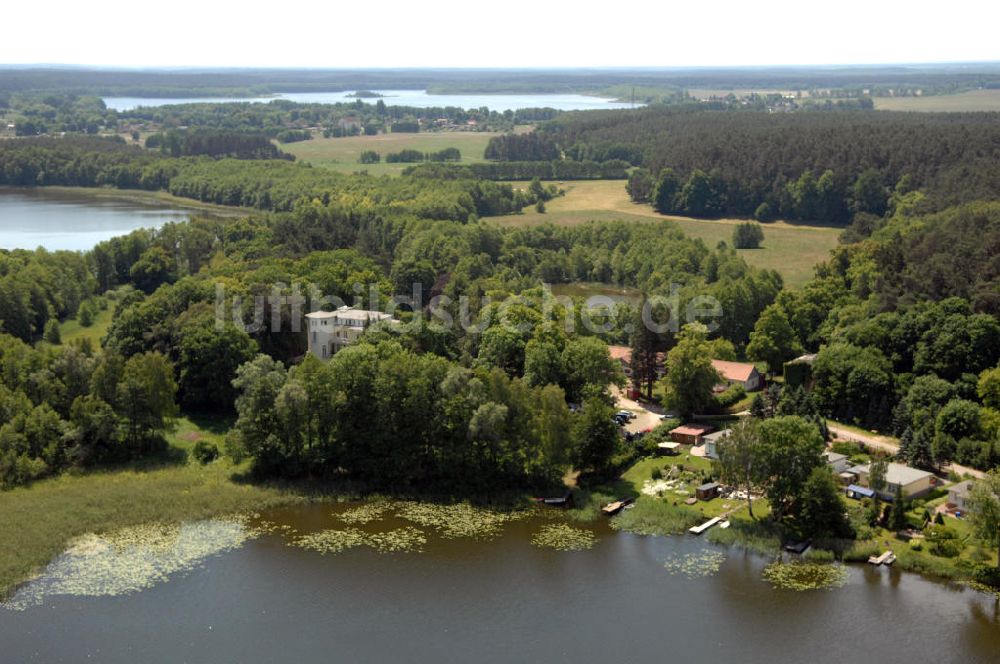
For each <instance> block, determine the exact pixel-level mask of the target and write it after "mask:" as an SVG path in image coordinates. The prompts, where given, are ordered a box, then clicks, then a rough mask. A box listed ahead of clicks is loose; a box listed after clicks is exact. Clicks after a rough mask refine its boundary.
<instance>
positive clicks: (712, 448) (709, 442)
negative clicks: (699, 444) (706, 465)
mask: <svg viewBox="0 0 1000 664" xmlns="http://www.w3.org/2000/svg"><path fill="white" fill-rule="evenodd" d="M731 433H733V430H732V429H723V430H722V431H715V432H713V433H709V434H705V435H704V436H702V440H704V441H705V456H707V457H708V458H709V459H718V458H719V442H720V441H722V440H723V439H725V438H728V437H729V435H730V434H731Z"/></svg>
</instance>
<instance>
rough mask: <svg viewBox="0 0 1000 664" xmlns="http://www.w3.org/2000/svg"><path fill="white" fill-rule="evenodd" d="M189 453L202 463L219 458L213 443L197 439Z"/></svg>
mask: <svg viewBox="0 0 1000 664" xmlns="http://www.w3.org/2000/svg"><path fill="white" fill-rule="evenodd" d="M191 454H192V456H194V458H195V459H197V460H198V463H200V464H202V465H204V464H206V463H211V462H212V461H215V460H216V459H218V458H219V448H218V447H216V445H215V443H210V442H208V441H205V440H199V441H198V442H197V443H195V444H194V449H193V450H191Z"/></svg>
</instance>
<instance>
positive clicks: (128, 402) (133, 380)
mask: <svg viewBox="0 0 1000 664" xmlns="http://www.w3.org/2000/svg"><path fill="white" fill-rule="evenodd" d="M176 394H177V384H176V383H175V382H174V368H173V367H172V366H171V364H170V362H169V361H168V360H167V358H166V357H164V356H163V355H161V354H160V353H142V354H141V355H134V356H132V357H131V358H129V360H128V362H126V363H125V367H124V370H123V372H122V379H121V383H120V384H119V385H118V395H117V400H116V401H117V412H118V414H119V415H120V416H121V417H122V418H123V419H124V420H125V440H126V442H127V443H128V445H129V447H130V448H131V450H132V452H133V453H143V452H146V451H149V449H150V443H152V442H153V437H154V434H156V433H157V432H159V431H162V430H163V429H164V428H165V427H166V426H167V423H168V421H169V420H170V419H171V418H173V417H174V416H175V415H176V414H177V406H176V403H175V401H174V398H175V396H176Z"/></svg>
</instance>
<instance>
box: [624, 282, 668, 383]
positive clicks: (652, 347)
mask: <svg viewBox="0 0 1000 664" xmlns="http://www.w3.org/2000/svg"><path fill="white" fill-rule="evenodd" d="M646 302H647V301H646V299H645V298H643V301H642V302H641V303H640V304H639V307H638V308H637V309H636V312H635V316H633V318H632V332H631V334H630V335H629V345H630V346H631V348H632V355H631V359H630V362H629V368H630V369H631V370H632V383H633V385H634V386H635V388H636V389H637V390H640V391H645V393H646V398H647V399H652V398H653V385H654V384H655V383H656V379H657V377H658V376H659V373H660V339H659V335H657V334H656V332H654V331H653V330H652V329H650V326H649V325H646V321H644V320H643V314H642V312H643V311H645V310H646V308H647V303H646Z"/></svg>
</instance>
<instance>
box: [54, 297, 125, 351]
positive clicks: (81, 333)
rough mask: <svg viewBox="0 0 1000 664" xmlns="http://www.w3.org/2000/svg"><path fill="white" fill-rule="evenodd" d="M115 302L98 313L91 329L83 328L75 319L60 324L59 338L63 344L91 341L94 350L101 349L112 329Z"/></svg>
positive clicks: (111, 302)
mask: <svg viewBox="0 0 1000 664" xmlns="http://www.w3.org/2000/svg"><path fill="white" fill-rule="evenodd" d="M115 305H116V302H115V301H113V300H112V301H110V302H108V308H107V309H105V310H103V311H98V312H97V315H96V316H94V322H93V323H92V324H91V325H90V327H83V326H82V325H80V323H79V321H77V320H76V319H75V318H72V319H67V320H64V321H63V322H62V323H60V324H59V337H60V338H61V339H62V342H63V344H64V345H65V344H70V343H72V342H73V341H75V340H77V339H84V338H88V339H90V342H91V344H93V347H94V350H97V349H99V348H100V347H101V339H103V338H104V335H106V334H107V333H108V328H109V327H111V317H112V316H113V315H114V313H115Z"/></svg>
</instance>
